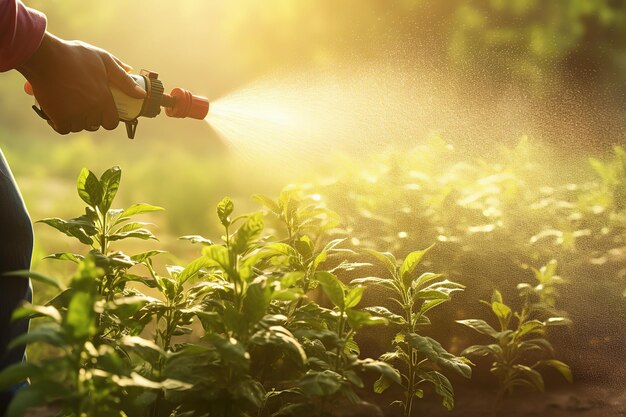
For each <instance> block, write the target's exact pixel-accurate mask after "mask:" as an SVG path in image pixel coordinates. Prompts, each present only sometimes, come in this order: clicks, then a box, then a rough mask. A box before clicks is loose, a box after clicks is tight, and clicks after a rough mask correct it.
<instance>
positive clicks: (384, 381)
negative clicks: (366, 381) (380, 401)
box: [374, 374, 391, 394]
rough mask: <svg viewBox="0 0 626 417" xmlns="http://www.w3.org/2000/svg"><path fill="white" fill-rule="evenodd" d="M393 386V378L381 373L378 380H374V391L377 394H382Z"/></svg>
mask: <svg viewBox="0 0 626 417" xmlns="http://www.w3.org/2000/svg"><path fill="white" fill-rule="evenodd" d="M390 386H391V380H389V378H387V377H386V376H385V375H382V374H381V375H380V376H379V377H378V379H377V380H376V381H374V392H375V393H376V394H382V393H383V392H385V391H386V390H387V388H389V387H390Z"/></svg>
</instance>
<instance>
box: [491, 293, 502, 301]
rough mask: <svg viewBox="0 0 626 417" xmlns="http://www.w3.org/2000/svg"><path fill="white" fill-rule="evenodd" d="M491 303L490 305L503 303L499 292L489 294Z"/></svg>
mask: <svg viewBox="0 0 626 417" xmlns="http://www.w3.org/2000/svg"><path fill="white" fill-rule="evenodd" d="M491 302H492V303H503V301H502V294H500V291H498V290H493V293H492V294H491Z"/></svg>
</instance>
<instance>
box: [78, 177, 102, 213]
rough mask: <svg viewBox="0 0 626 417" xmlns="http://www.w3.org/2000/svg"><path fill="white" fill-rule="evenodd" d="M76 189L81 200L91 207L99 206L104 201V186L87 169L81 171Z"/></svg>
mask: <svg viewBox="0 0 626 417" xmlns="http://www.w3.org/2000/svg"><path fill="white" fill-rule="evenodd" d="M76 187H77V190H78V195H79V196H80V198H81V199H82V200H83V201H84V202H85V203H87V204H89V205H90V206H91V207H96V206H98V205H99V204H100V202H101V201H102V192H103V191H102V185H101V184H100V181H99V180H98V177H96V176H95V175H94V173H93V172H91V171H89V170H88V169H87V168H83V169H82V170H81V171H80V174H79V175H78V180H77V184H76Z"/></svg>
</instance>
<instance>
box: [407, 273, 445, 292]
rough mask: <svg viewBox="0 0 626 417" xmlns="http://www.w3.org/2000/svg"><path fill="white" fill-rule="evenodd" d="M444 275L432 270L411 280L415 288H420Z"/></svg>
mask: <svg viewBox="0 0 626 417" xmlns="http://www.w3.org/2000/svg"><path fill="white" fill-rule="evenodd" d="M441 276H443V274H435V273H432V272H424V273H423V274H422V275H420V276H419V277H417V278H415V279H414V280H413V281H412V282H411V287H412V288H414V289H418V288H421V287H423V286H424V285H426V284H427V283H429V282H431V281H434V280H435V279H437V278H439V277H441Z"/></svg>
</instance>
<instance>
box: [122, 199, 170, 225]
mask: <svg viewBox="0 0 626 417" xmlns="http://www.w3.org/2000/svg"><path fill="white" fill-rule="evenodd" d="M161 210H165V209H164V208H163V207H158V206H153V205H150V204H145V203H138V204H133V205H132V206H130V207H128V208H127V209H126V210H124V211H123V212H122V214H120V217H119V218H120V219H123V218H125V217H131V216H134V215H136V214H142V213H149V212H153V211H161ZM118 221H120V220H118Z"/></svg>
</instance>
